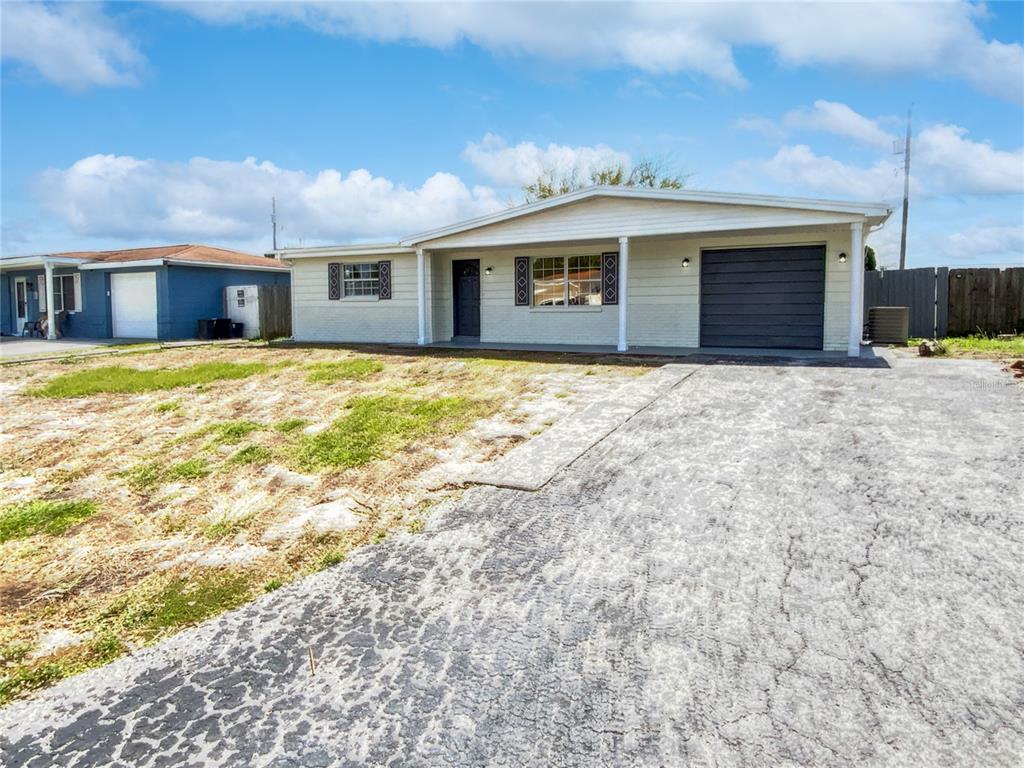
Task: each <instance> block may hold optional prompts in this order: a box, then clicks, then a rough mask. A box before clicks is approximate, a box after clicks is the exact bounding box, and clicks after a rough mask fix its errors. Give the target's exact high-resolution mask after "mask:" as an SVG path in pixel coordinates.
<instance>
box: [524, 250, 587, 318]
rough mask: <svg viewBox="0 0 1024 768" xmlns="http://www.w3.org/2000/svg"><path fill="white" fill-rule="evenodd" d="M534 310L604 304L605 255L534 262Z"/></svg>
mask: <svg viewBox="0 0 1024 768" xmlns="http://www.w3.org/2000/svg"><path fill="white" fill-rule="evenodd" d="M532 277H533V280H532V282H533V306H535V307H565V306H569V307H573V306H595V305H600V304H601V255H600V254H593V255H590V256H544V257H537V258H535V259H534V260H533V272H532Z"/></svg>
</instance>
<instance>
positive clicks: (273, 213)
mask: <svg viewBox="0 0 1024 768" xmlns="http://www.w3.org/2000/svg"><path fill="white" fill-rule="evenodd" d="M904 211H906V203H904ZM906 220H907V214H906V213H905V212H904V214H903V221H904V227H906ZM270 225H271V227H272V228H273V230H274V250H275V251H276V250H277V197H271V198H270Z"/></svg>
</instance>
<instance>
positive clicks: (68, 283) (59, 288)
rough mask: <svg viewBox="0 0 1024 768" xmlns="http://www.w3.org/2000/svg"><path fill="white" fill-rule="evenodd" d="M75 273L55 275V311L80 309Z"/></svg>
mask: <svg viewBox="0 0 1024 768" xmlns="http://www.w3.org/2000/svg"><path fill="white" fill-rule="evenodd" d="M75 282H76V280H75V276H74V275H54V276H53V311H54V312H61V311H67V312H74V311H76V310H77V309H78V300H77V292H76V291H75Z"/></svg>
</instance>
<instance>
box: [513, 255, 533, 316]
mask: <svg viewBox="0 0 1024 768" xmlns="http://www.w3.org/2000/svg"><path fill="white" fill-rule="evenodd" d="M515 293H516V306H517V307H528V306H530V257H529V256H516V270H515Z"/></svg>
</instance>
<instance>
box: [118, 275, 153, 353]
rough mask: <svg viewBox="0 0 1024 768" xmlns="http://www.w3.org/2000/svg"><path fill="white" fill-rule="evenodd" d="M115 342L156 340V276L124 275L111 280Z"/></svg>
mask: <svg viewBox="0 0 1024 768" xmlns="http://www.w3.org/2000/svg"><path fill="white" fill-rule="evenodd" d="M110 307H111V312H112V315H113V322H114V328H113V331H114V338H118V339H155V338H156V337H157V326H156V272H122V273H119V274H118V273H115V274H112V275H111V276H110Z"/></svg>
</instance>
